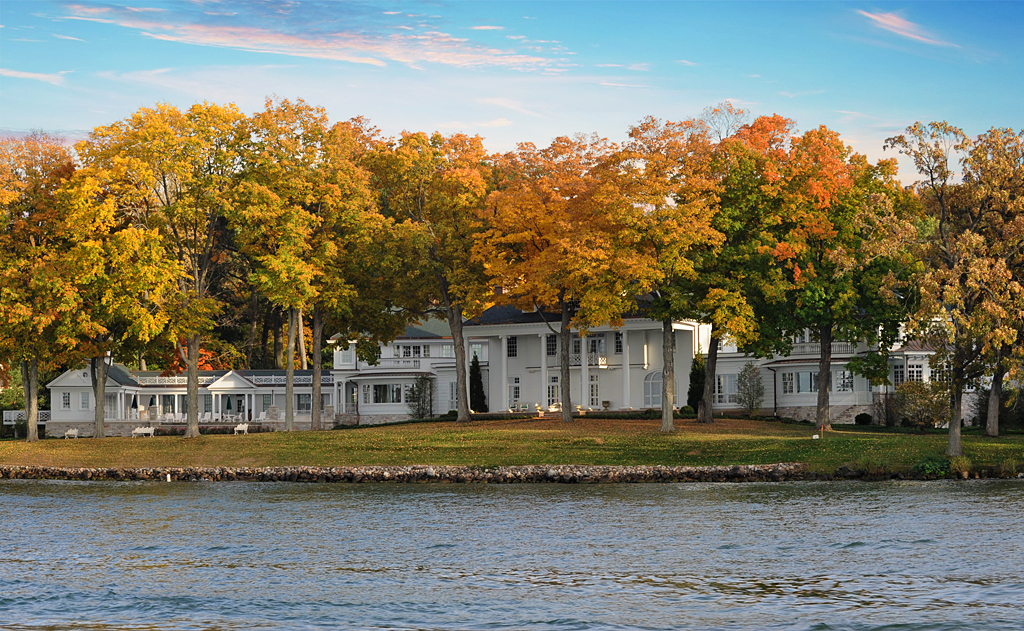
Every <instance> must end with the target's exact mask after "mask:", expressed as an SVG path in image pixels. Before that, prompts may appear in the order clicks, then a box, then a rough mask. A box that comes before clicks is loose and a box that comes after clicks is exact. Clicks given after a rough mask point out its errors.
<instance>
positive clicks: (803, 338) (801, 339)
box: [793, 330, 811, 344]
mask: <svg viewBox="0 0 1024 631" xmlns="http://www.w3.org/2000/svg"><path fill="white" fill-rule="evenodd" d="M810 341H811V336H810V335H808V334H807V331H806V330H804V331H800V332H799V333H796V334H794V335H793V343H794V344H807V343H808V342H810Z"/></svg>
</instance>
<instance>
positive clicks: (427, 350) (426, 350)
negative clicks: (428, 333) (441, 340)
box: [423, 344, 430, 357]
mask: <svg viewBox="0 0 1024 631" xmlns="http://www.w3.org/2000/svg"><path fill="white" fill-rule="evenodd" d="M423 356H424V357H430V344H424V345H423Z"/></svg>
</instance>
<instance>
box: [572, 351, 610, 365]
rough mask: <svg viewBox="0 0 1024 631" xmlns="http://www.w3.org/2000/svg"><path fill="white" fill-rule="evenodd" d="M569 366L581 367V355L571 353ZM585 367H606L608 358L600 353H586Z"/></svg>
mask: <svg viewBox="0 0 1024 631" xmlns="http://www.w3.org/2000/svg"><path fill="white" fill-rule="evenodd" d="M569 365H570V366H581V365H583V354H582V353H572V354H571V355H569ZM587 365H588V366H607V365H608V356H607V355H602V354H601V353H587Z"/></svg>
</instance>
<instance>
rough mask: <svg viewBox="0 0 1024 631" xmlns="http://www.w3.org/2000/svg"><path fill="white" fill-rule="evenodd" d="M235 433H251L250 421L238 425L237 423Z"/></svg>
mask: <svg viewBox="0 0 1024 631" xmlns="http://www.w3.org/2000/svg"><path fill="white" fill-rule="evenodd" d="M235 433H236V434H248V433H249V424H248V423H239V424H238V425H235Z"/></svg>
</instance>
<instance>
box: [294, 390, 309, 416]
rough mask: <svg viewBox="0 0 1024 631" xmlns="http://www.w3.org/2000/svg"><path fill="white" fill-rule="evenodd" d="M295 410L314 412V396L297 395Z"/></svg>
mask: <svg viewBox="0 0 1024 631" xmlns="http://www.w3.org/2000/svg"><path fill="white" fill-rule="evenodd" d="M295 410H296V411H297V412H310V411H312V410H313V395H311V394H297V395H295Z"/></svg>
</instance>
